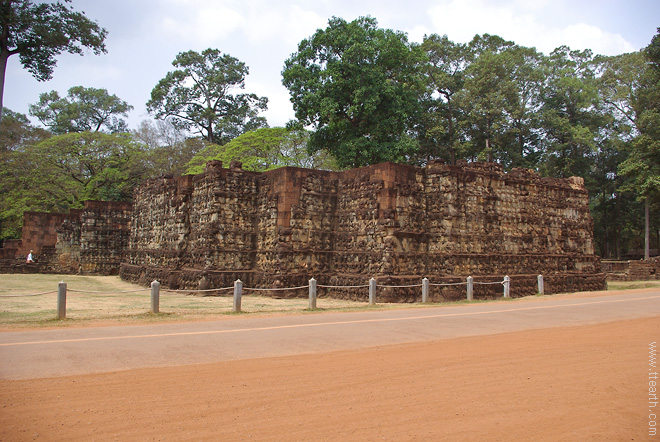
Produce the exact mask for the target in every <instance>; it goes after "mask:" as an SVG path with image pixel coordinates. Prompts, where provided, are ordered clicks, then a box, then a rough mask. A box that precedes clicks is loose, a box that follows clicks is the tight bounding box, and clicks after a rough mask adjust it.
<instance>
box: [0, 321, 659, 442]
mask: <svg viewBox="0 0 660 442" xmlns="http://www.w3.org/2000/svg"><path fill="white" fill-rule="evenodd" d="M658 337H660V321H659V320H658V318H650V319H640V320H630V321H619V322H612V323H605V324H598V325H589V326H581V327H566V328H553V329H544V330H531V331H526V332H517V333H508V334H504V335H492V336H485V337H484V336H482V337H468V338H457V339H450V340H445V341H437V342H429V343H420V344H409V345H396V346H386V347H380V348H372V349H367V350H362V351H340V352H334V353H326V354H315V355H306V356H295V357H281V358H268V359H249V360H240V361H230V362H220V363H213V364H204V365H193V366H184V367H168V368H155V369H141V370H130V371H122V372H114V373H106V374H99V375H85V376H75V377H59V378H50V379H32V380H25V381H3V382H2V383H0V392H1V393H0V409H1V410H2V411H1V412H0V439H1V440H3V441H28V440H45V441H94V440H97V441H111V440H117V441H152V440H154V441H165V440H172V441H184V440H190V441H202V440H209V441H211V440H213V441H237V440H257V441H293V440H295V441H328V440H342V441H344V440H354V441H363V440H368V441H371V440H389V441H412V440H418V441H422V440H423V441H431V440H448V441H456V440H462V441H471V440H474V441H477V440H479V441H481V440H488V441H505V440H506V441H511V440H520V441H523V440H524V441H532V440H533V441H558V440H571V441H576V440H579V441H623V440H640V441H641V440H649V439H648V429H649V419H648V407H649V404H648V396H647V395H648V388H649V379H648V376H649V374H648V366H649V365H648V356H649V344H650V340H651V339H657V338H658Z"/></svg>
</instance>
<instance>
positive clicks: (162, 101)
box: [147, 49, 268, 144]
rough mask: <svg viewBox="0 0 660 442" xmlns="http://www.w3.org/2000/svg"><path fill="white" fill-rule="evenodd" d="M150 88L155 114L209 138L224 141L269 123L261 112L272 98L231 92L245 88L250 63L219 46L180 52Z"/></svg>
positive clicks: (212, 141) (214, 140)
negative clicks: (231, 54) (170, 68)
mask: <svg viewBox="0 0 660 442" xmlns="http://www.w3.org/2000/svg"><path fill="white" fill-rule="evenodd" d="M172 65H173V66H174V67H176V68H177V69H176V70H174V71H172V72H168V73H167V75H166V76H165V78H163V79H162V80H160V81H159V82H158V84H157V85H156V87H155V88H154V89H153V90H152V91H151V100H149V101H148V102H147V109H148V110H149V112H151V113H153V114H154V115H155V116H156V118H159V119H165V118H171V119H172V123H173V124H174V125H175V126H176V127H177V128H179V129H182V130H193V131H194V132H196V133H199V134H200V135H201V136H202V137H204V138H205V139H206V140H207V141H208V142H209V143H219V144H223V143H226V142H227V141H229V140H231V139H233V138H235V137H237V136H239V135H240V134H242V133H245V132H247V131H250V130H252V129H257V128H259V127H265V126H267V124H266V120H265V119H264V118H263V117H259V111H263V110H266V109H267V107H268V99H267V98H266V97H258V96H257V95H255V94H243V93H241V94H232V91H233V90H235V89H239V90H240V89H244V88H245V77H246V75H248V72H249V70H248V67H247V66H246V65H245V63H243V62H241V61H239V60H238V59H237V58H234V57H232V56H230V55H227V54H222V53H221V52H220V51H219V50H217V49H206V50H204V51H202V53H201V54H200V53H198V52H195V51H188V52H181V53H180V54H178V55H177V56H176V58H175V59H174V61H173V62H172Z"/></svg>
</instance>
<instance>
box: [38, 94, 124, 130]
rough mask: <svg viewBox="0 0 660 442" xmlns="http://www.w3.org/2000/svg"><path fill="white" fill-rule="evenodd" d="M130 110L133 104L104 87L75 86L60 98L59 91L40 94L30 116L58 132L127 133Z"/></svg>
mask: <svg viewBox="0 0 660 442" xmlns="http://www.w3.org/2000/svg"><path fill="white" fill-rule="evenodd" d="M131 109H133V106H131V105H129V104H128V103H126V102H125V101H123V100H121V99H120V98H119V97H117V96H116V95H110V94H109V93H108V91H107V90H105V89H96V88H91V87H90V88H86V87H83V86H74V87H72V88H71V89H69V92H68V94H67V96H66V97H60V95H59V94H58V93H57V91H51V92H47V93H43V94H41V95H40V96H39V102H38V103H36V104H31V105H30V115H32V116H35V117H37V118H38V119H39V121H41V123H42V124H43V125H44V126H47V127H49V128H50V130H51V132H53V133H54V134H58V135H61V134H66V133H71V132H87V131H88V132H98V131H106V132H110V133H119V132H128V124H127V123H126V120H125V119H124V118H127V117H128V112H129V111H130V110H131ZM122 117H124V118H122Z"/></svg>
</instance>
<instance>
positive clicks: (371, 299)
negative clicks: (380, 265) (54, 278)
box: [369, 278, 376, 305]
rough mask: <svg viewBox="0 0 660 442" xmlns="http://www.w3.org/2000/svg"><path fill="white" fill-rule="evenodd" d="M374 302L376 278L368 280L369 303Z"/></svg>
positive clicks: (372, 303)
mask: <svg viewBox="0 0 660 442" xmlns="http://www.w3.org/2000/svg"><path fill="white" fill-rule="evenodd" d="M374 304H376V278H371V279H370V280H369V305H374Z"/></svg>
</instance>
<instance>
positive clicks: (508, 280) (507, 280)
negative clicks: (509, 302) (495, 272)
mask: <svg viewBox="0 0 660 442" xmlns="http://www.w3.org/2000/svg"><path fill="white" fill-rule="evenodd" d="M504 297H505V298H510V297H511V278H510V277H509V275H506V276H505V277H504Z"/></svg>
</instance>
